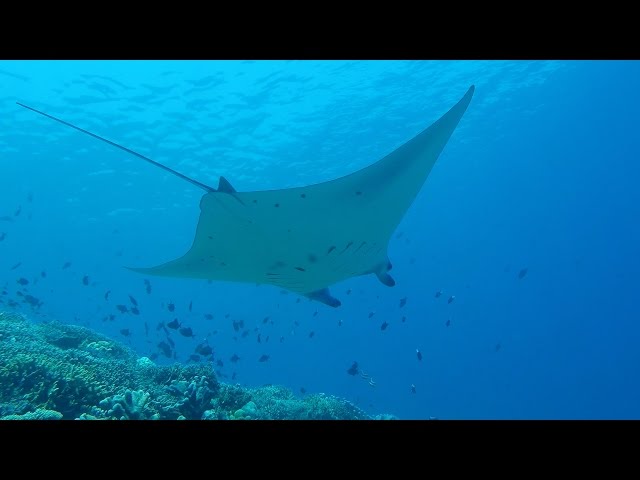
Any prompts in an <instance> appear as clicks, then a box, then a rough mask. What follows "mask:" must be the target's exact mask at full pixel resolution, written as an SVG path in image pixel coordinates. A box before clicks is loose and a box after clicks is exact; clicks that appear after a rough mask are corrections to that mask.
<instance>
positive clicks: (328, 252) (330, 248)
mask: <svg viewBox="0 0 640 480" xmlns="http://www.w3.org/2000/svg"><path fill="white" fill-rule="evenodd" d="M335 249H336V246H335V245H331V246H330V247H329V250H327V255H329V254H330V253H331V252H333V251H334V250H335Z"/></svg>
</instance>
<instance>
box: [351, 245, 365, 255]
mask: <svg viewBox="0 0 640 480" xmlns="http://www.w3.org/2000/svg"><path fill="white" fill-rule="evenodd" d="M366 244H367V242H362V243H361V244H360V246H359V247H358V248H356V249H355V251H354V252H353V253H354V254H356V253H358V250H360V249H361V248H362V247H364V246H365V245H366Z"/></svg>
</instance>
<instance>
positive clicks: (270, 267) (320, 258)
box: [16, 85, 475, 307]
mask: <svg viewBox="0 0 640 480" xmlns="http://www.w3.org/2000/svg"><path fill="white" fill-rule="evenodd" d="M474 90H475V87H474V86H473V85H472V86H471V87H470V88H469V89H468V91H467V92H466V93H465V95H464V96H463V97H462V98H461V99H460V100H459V101H458V103H456V104H455V105H454V106H453V107H451V109H450V110H449V111H448V112H446V113H445V114H444V115H442V117H440V118H439V119H438V120H437V121H435V122H434V123H433V124H432V125H431V126H429V127H428V128H426V129H424V130H423V131H422V132H420V133H419V134H417V135H416V136H415V137H414V138H412V139H411V140H409V141H407V142H406V143H404V144H403V145H401V146H400V147H398V148H397V149H396V150H394V151H392V152H391V153H389V154H388V155H386V156H385V157H383V158H382V159H380V160H378V161H377V162H376V163H373V164H371V165H369V166H368V167H365V168H363V169H361V170H359V171H356V172H354V173H351V174H349V175H346V176H343V177H340V178H337V179H334V180H330V181H326V182H323V183H317V184H312V185H306V186H301V187H295V188H285V189H280V190H265V191H252V192H239V191H236V189H234V188H233V187H232V186H231V183H229V181H228V180H227V179H226V178H224V177H220V179H219V181H218V187H217V188H213V187H211V186H209V185H206V184H204V183H201V182H199V181H197V180H194V179H192V178H189V177H187V176H186V175H183V174H181V173H179V172H177V171H175V170H173V169H171V168H169V167H167V166H165V165H163V164H160V163H158V162H156V161H154V160H151V159H150V158H147V157H145V156H144V155H142V154H140V153H137V152H134V151H133V150H130V149H128V148H126V147H124V146H122V145H119V144H117V143H114V142H112V141H110V140H107V139H105V138H103V137H100V136H98V135H96V134H94V133H91V132H89V131H87V130H84V129H82V128H80V127H77V126H75V125H72V124H71V123H68V122H65V121H64V120H61V119H59V118H56V117H54V116H52V115H49V114H47V113H44V112H42V111H40V110H36V109H35V108H32V107H28V106H27V105H24V104H22V103H19V102H16V103H17V104H18V105H20V106H22V107H24V108H27V109H29V110H32V111H34V112H36V113H39V114H40V115H43V116H45V117H47V118H50V119H52V120H55V121H56V122H59V123H62V124H64V125H66V126H68V127H71V128H74V129H76V130H78V131H80V132H82V133H85V134H87V135H90V136H92V137H94V138H96V139H98V140H101V141H103V142H106V143H108V144H110V145H112V146H114V147H117V148H119V149H121V150H124V151H125V152H127V153H129V154H131V155H134V156H136V157H138V158H140V159H142V160H145V161H147V162H149V163H151V164H153V165H155V166H157V167H159V168H162V169H164V170H165V171H168V172H170V173H172V174H173V175H176V176H178V177H179V178H181V179H183V180H185V181H187V182H189V183H191V184H192V185H195V186H196V187H198V188H200V189H202V190H204V192H205V193H204V195H203V196H202V198H201V200H200V217H199V219H198V225H197V227H196V231H195V238H194V240H193V244H192V245H191V248H190V249H189V250H188V251H187V252H186V253H185V254H184V255H183V256H181V257H180V258H177V259H175V260H172V261H169V262H166V263H163V264H161V265H157V266H155V267H148V268H132V267H126V268H129V269H130V270H133V271H135V272H138V273H142V274H145V275H159V276H166V277H182V278H199V279H207V280H217V281H230V282H244V283H255V284H268V285H274V286H277V287H279V288H281V289H284V290H288V291H291V292H295V293H297V294H299V295H302V296H305V297H308V298H310V299H312V300H316V301H319V302H322V303H324V304H326V305H329V306H331V307H339V306H340V305H341V302H340V300H338V299H337V298H335V297H334V296H333V295H332V294H331V293H330V291H329V287H330V286H332V285H334V284H336V283H338V282H340V281H343V280H346V279H348V278H351V277H357V276H362V275H369V274H372V275H375V276H377V278H378V279H379V280H380V282H381V283H382V284H384V285H386V286H389V287H391V286H394V285H395V281H394V280H393V278H392V277H391V275H390V274H389V271H390V270H391V268H392V264H391V261H390V260H389V257H388V255H387V249H388V245H389V240H390V238H391V236H392V234H393V233H394V231H395V229H396V228H397V226H398V224H399V223H400V221H401V220H402V218H403V217H404V215H405V213H406V212H407V210H408V209H409V207H410V206H411V204H412V203H413V201H414V199H415V197H416V196H417V195H418V193H419V192H420V190H421V188H422V186H423V184H424V183H425V181H426V179H427V177H428V175H429V173H430V172H431V169H432V168H433V165H434V164H435V162H436V160H437V159H438V157H439V156H440V154H441V152H442V151H443V149H444V147H445V145H446V144H447V142H448V141H449V138H450V137H451V135H452V134H453V131H454V130H455V129H456V127H457V126H458V123H459V122H460V119H461V118H462V116H463V115H464V113H465V111H466V110H467V107H468V106H469V103H470V102H471V98H472V97H473V93H474Z"/></svg>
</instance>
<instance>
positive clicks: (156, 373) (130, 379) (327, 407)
mask: <svg viewBox="0 0 640 480" xmlns="http://www.w3.org/2000/svg"><path fill="white" fill-rule="evenodd" d="M0 350H1V351H2V356H3V362H2V363H0V420H31V419H34V420H54V419H79V420H99V419H104V420H200V419H203V420H267V419H309V420H324V419H368V420H370V419H394V418H396V417H394V416H392V415H377V416H374V417H372V416H369V415H368V414H366V413H365V412H363V411H362V410H360V409H359V408H357V407H356V406H354V405H353V404H351V403H349V402H347V401H345V400H343V399H339V398H336V397H333V396H329V395H324V394H317V395H307V396H305V397H304V398H302V399H301V398H298V397H296V396H295V395H294V394H293V393H292V392H291V391H290V390H288V389H286V388H283V387H277V386H266V387H260V388H245V387H241V386H239V385H230V384H225V383H221V382H218V380H217V378H216V376H215V373H214V370H213V366H212V365H210V364H204V363H203V364H196V365H194V364H189V365H181V364H177V363H176V364H174V365H170V366H160V365H156V364H155V363H154V362H153V361H151V360H150V359H148V358H146V357H142V358H138V357H137V356H136V354H135V353H134V352H133V351H132V350H130V349H129V348H128V347H126V346H124V345H122V344H120V343H118V342H115V341H113V340H111V339H109V338H108V337H105V336H103V335H100V334H98V333H96V332H94V331H92V330H89V329H87V328H84V327H79V326H75V325H65V324H61V323H57V322H46V323H33V322H31V321H30V320H29V319H27V318H26V317H23V316H20V315H16V314H13V313H2V312H0Z"/></svg>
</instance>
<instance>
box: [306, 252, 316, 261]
mask: <svg viewBox="0 0 640 480" xmlns="http://www.w3.org/2000/svg"><path fill="white" fill-rule="evenodd" d="M307 258H308V259H309V262H310V263H316V262H317V261H318V257H316V256H315V255H314V254H313V253H310V254H309V255H308V256H307Z"/></svg>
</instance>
